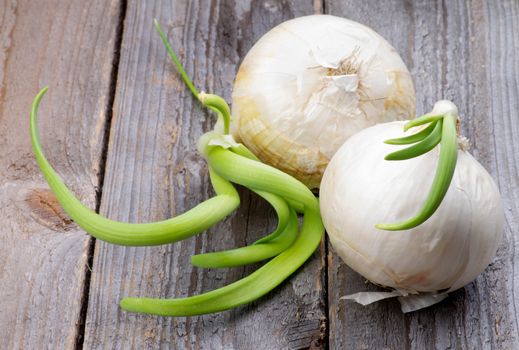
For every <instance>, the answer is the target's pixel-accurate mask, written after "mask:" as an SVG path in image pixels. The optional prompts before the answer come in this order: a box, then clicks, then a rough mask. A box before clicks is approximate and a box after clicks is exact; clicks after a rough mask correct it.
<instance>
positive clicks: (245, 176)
mask: <svg viewBox="0 0 519 350" xmlns="http://www.w3.org/2000/svg"><path fill="white" fill-rule="evenodd" d="M207 161H208V163H209V164H210V165H211V167H213V169H214V170H215V171H216V172H217V173H218V174H219V175H220V176H222V177H224V178H225V179H227V180H229V181H231V182H234V183H237V184H239V185H242V186H245V187H248V188H251V189H254V190H260V191H266V192H270V193H274V194H277V195H278V196H281V197H283V198H284V199H285V200H287V201H293V202H296V203H300V204H302V205H303V206H304V208H305V209H307V208H306V206H308V205H312V208H309V209H312V210H314V211H317V212H319V205H318V204H317V201H315V199H316V198H315V196H314V194H313V193H312V191H310V190H309V189H308V187H306V186H305V185H303V184H302V183H301V182H299V181H298V180H296V179H294V178H293V177H292V176H290V175H288V174H286V173H284V172H282V171H281V170H278V169H276V168H273V167H271V166H269V165H266V164H263V163H261V162H257V161H254V160H252V159H248V158H245V157H242V156H240V155H238V154H236V153H234V152H232V151H230V150H226V149H224V148H222V147H212V148H210V149H209V151H208V156H207Z"/></svg>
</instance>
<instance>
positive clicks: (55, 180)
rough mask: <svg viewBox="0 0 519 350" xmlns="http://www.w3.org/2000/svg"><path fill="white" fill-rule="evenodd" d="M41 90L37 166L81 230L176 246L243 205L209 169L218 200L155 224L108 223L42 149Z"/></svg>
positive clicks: (126, 241) (34, 130) (110, 238)
mask: <svg viewBox="0 0 519 350" xmlns="http://www.w3.org/2000/svg"><path fill="white" fill-rule="evenodd" d="M46 91H47V88H44V89H42V90H41V91H40V92H39V93H38V95H37V96H36V98H35V99H34V102H33V105H32V109H31V122H30V124H31V125H30V127H31V140H32V147H33V151H34V154H35V157H36V161H37V163H38V166H39V167H40V169H41V172H42V173H43V176H44V177H45V179H46V180H47V182H48V183H49V186H50V188H51V189H52V191H53V192H54V194H55V195H56V198H57V199H58V201H59V203H60V204H61V206H62V207H63V209H64V210H65V212H66V213H67V214H68V215H69V216H70V217H71V218H72V220H74V221H75V222H76V223H77V224H78V225H79V226H80V227H81V228H83V229H84V230H85V231H87V232H88V233H90V234H91V235H92V236H94V237H96V238H99V239H101V240H103V241H107V242H110V243H115V244H120V245H131V246H144V245H158V244H164V243H171V242H176V241H179V240H182V239H185V238H187V237H190V236H192V235H195V234H197V233H200V232H202V231H205V230H207V229H208V228H210V227H211V226H213V225H214V224H215V223H217V222H219V221H221V220H223V219H224V218H225V217H226V216H228V215H229V214H230V213H231V212H232V211H234V210H235V209H236V208H237V207H238V206H239V204H240V198H239V196H238V192H237V191H236V189H235V188H234V186H233V185H232V184H231V183H230V182H229V181H227V180H225V179H224V178H222V177H221V176H219V175H218V174H217V173H216V172H214V171H212V170H211V169H210V177H211V183H212V185H213V188H214V190H215V192H216V194H217V195H216V196H215V197H213V198H210V199H208V200H206V201H205V202H203V203H200V204H198V205H197V206H195V207H194V208H192V209H191V210H189V211H187V212H186V213H184V214H181V215H179V216H177V217H175V218H172V219H168V220H163V221H158V222H154V223H143V224H132V223H125V222H119V221H114V220H110V219H107V218H105V217H103V216H101V215H99V214H97V213H96V212H94V211H93V210H91V209H89V208H87V207H86V206H84V205H83V204H81V202H80V201H79V200H78V199H77V198H76V196H74V194H73V193H72V192H71V191H70V190H69V189H68V188H67V186H66V185H65V184H64V183H63V181H62V180H61V178H60V176H59V175H58V174H57V173H56V172H55V171H54V169H53V168H52V166H51V165H50V163H49V162H48V160H47V159H46V158H45V155H44V154H43V151H42V149H41V143H40V138H39V134H38V127H37V112H38V106H39V104H40V101H41V98H42V97H43V95H44V94H45V92H46Z"/></svg>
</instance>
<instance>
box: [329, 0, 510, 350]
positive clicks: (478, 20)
mask: <svg viewBox="0 0 519 350" xmlns="http://www.w3.org/2000/svg"><path fill="white" fill-rule="evenodd" d="M325 10H326V12H327V13H330V14H334V15H340V16H345V17H348V18H350V19H353V20H356V21H359V22H361V23H364V24H367V25H368V26H371V27H372V28H373V29H375V30H376V31H378V32H379V33H380V34H382V35H383V36H384V37H385V38H386V39H388V40H389V41H390V42H391V43H393V45H394V46H395V48H396V49H397V51H398V52H399V53H400V54H401V56H402V58H403V59H404V61H405V63H406V64H407V65H408V67H409V69H410V70H411V73H412V74H413V77H414V81H415V85H416V92H417V99H416V100H417V111H418V113H419V114H420V113H425V112H427V111H429V110H430V108H431V106H432V104H433V103H434V102H435V101H436V100H438V99H442V98H447V99H451V100H452V101H454V102H455V103H456V105H457V106H458V108H459V110H460V114H461V116H462V123H463V124H462V129H463V134H464V135H465V136H467V137H468V138H469V139H470V141H471V142H470V143H471V147H472V150H471V153H472V154H473V155H474V156H475V157H476V158H477V159H478V160H479V161H480V162H481V163H482V164H483V165H484V166H485V168H486V169H487V170H488V171H489V172H490V173H491V174H492V176H493V177H494V179H495V180H496V182H497V183H498V185H499V188H500V190H501V194H502V196H503V200H504V205H505V211H506V231H505V237H504V240H503V243H502V244H501V246H500V248H499V250H498V254H497V257H496V258H495V259H494V261H493V263H492V264H491V265H490V266H489V267H488V268H487V269H486V270H485V272H484V273H483V274H482V275H480V276H479V277H478V279H477V280H476V281H475V282H473V283H471V284H469V285H468V286H466V287H465V288H463V289H461V290H459V291H457V292H454V293H452V294H451V296H450V297H449V298H448V299H446V300H445V301H443V302H442V303H441V304H439V305H437V306H434V307H431V308H428V309H425V310H422V311H418V312H415V313H412V314H408V315H403V314H401V313H400V312H399V305H398V304H397V302H396V301H384V302H380V303H378V304H376V305H372V306H367V307H361V306H358V305H355V304H353V303H347V302H345V301H339V300H338V298H339V297H340V296H342V295H346V294H350V293H354V292H358V291H364V290H371V289H374V287H372V286H368V285H366V283H365V281H364V279H363V278H362V277H360V276H359V275H357V274H356V273H354V272H353V271H351V270H350V269H349V268H347V267H346V266H345V265H344V264H342V263H341V261H340V260H339V259H338V258H337V256H336V255H334V254H333V249H330V254H329V260H330V261H331V263H330V265H329V269H328V276H329V279H328V293H329V307H330V308H329V314H330V322H329V323H330V339H329V345H330V348H332V349H519V339H518V326H517V318H518V316H519V314H518V312H517V310H516V306H515V304H516V303H517V302H518V299H517V295H515V288H517V274H516V272H515V271H516V270H517V269H516V267H518V264H519V259H518V257H517V256H516V255H515V247H516V246H517V243H518V238H517V234H518V232H519V207H518V203H519V168H518V164H519V143H518V141H517V137H518V135H519V108H518V106H519V101H518V97H519V84H518V83H519V2H517V1H477V0H476V1H462V0H454V1H446V0H445V1H426V0H421V1H400V0H391V1H384V2H381V1H375V0H366V1H353V0H349V1H326V8H325Z"/></svg>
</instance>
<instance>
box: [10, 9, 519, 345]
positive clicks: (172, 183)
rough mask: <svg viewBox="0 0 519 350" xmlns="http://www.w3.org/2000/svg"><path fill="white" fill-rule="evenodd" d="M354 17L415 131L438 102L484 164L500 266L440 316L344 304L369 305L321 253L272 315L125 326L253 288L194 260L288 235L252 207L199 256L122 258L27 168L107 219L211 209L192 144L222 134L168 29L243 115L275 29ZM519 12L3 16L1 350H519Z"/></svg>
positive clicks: (203, 244) (199, 242) (199, 79)
mask: <svg viewBox="0 0 519 350" xmlns="http://www.w3.org/2000/svg"><path fill="white" fill-rule="evenodd" d="M323 12H324V13H328V14H334V15H338V16H344V17H346V18H350V19H353V20H356V21H359V22H361V23H364V24H366V25H368V26H371V27H372V28H374V29H375V30H376V31H378V32H379V33H380V34H382V35H383V36H384V37H385V38H386V39H388V40H389V41H390V42H391V43H392V44H393V45H394V46H395V48H396V49H397V51H398V52H399V53H400V54H401V56H402V58H403V59H404V61H405V62H406V64H407V65H408V67H409V69H410V71H411V72H412V74H413V76H414V80H415V84H416V90H417V112H418V113H424V112H426V111H428V110H429V109H430V108H431V106H432V105H433V103H434V102H435V101H436V100H438V99H441V98H448V99H451V100H453V101H454V102H455V103H456V104H457V105H458V107H459V109H460V112H461V115H462V117H463V133H464V134H465V135H466V136H467V137H469V138H470V141H471V146H472V153H473V154H474V156H475V157H476V158H477V159H478V160H479V161H480V162H481V163H482V164H483V165H484V166H485V167H486V168H487V169H488V170H489V172H490V173H491V174H492V175H493V177H494V178H495V179H496V181H497V182H498V184H499V188H500V190H501V193H502V195H503V199H504V205H505V211H506V232H505V235H504V241H503V243H502V244H501V246H500V248H499V251H498V254H497V256H496V258H495V259H494V261H493V263H492V264H491V265H490V266H489V267H488V268H487V269H486V271H485V272H484V273H483V274H482V275H481V276H479V277H478V279H477V280H476V281H475V282H473V283H471V284H469V285H468V286H466V287H465V288H464V289H462V290H459V291H457V292H455V293H452V295H451V296H450V297H449V298H448V299H447V300H445V301H444V302H442V303H441V304H439V305H436V306H434V307H431V308H429V309H426V310H422V311H418V312H415V313H412V314H407V315H403V314H402V313H401V312H400V310H399V306H398V304H397V303H396V301H392V300H389V301H383V302H380V303H378V304H375V305H371V306H368V307H361V306H358V305H355V304H351V303H347V302H344V301H339V297H340V296H342V295H345V294H349V293H353V292H357V291H365V290H372V289H375V288H374V287H373V286H371V285H368V284H366V283H365V281H364V279H363V278H362V277H360V276H359V275H357V274H356V273H354V272H353V271H351V270H350V269H349V268H348V267H346V266H345V265H344V264H342V263H341V261H340V260H339V259H338V258H337V256H336V255H335V254H334V252H333V249H332V248H331V247H329V246H328V244H326V242H323V244H322V246H321V248H320V249H319V250H318V251H317V252H316V253H315V254H314V256H313V258H312V259H311V260H310V261H309V262H307V263H306V264H305V265H304V268H302V269H301V270H299V271H298V273H296V274H295V275H294V276H292V277H291V278H290V279H289V280H288V281H287V282H286V283H284V284H283V285H282V286H281V287H279V288H277V289H276V290H275V291H273V292H272V293H270V294H268V295H267V296H266V297H264V298H262V299H261V300H259V301H257V302H255V303H253V304H251V305H247V306H244V307H240V308H237V309H234V310H231V311H228V312H223V313H219V314H215V315H206V316H201V317H190V318H162V317H155V316H146V315H136V314H130V313H126V312H123V311H121V310H120V309H119V308H118V301H119V299H120V298H121V297H123V296H156V297H173V296H176V297H180V296H187V295H193V294H196V293H200V292H203V291H208V290H211V289H214V288H216V287H219V286H222V285H224V284H227V283H229V282H231V281H233V280H236V279H238V278H240V277H242V276H245V275H246V274H248V273H250V272H251V271H253V270H254V268H256V266H253V267H247V268H235V269H229V270H203V269H198V268H194V267H192V266H191V265H190V264H189V256H190V255H192V254H194V253H199V252H204V251H213V250H220V249H224V248H229V247H234V246H241V245H244V244H247V243H250V242H252V241H254V240H255V239H256V238H257V237H259V236H261V235H263V234H264V233H265V232H267V231H269V230H270V229H272V228H273V227H274V226H275V225H276V222H275V216H274V213H273V212H272V210H270V209H269V207H268V205H266V204H265V203H264V202H263V201H262V200H260V199H259V198H258V197H256V196H254V195H251V194H250V193H249V192H247V191H244V190H242V191H241V192H240V194H241V196H242V205H241V207H240V209H239V210H238V211H237V212H236V213H235V214H234V215H233V216H232V217H230V218H228V219H227V220H225V221H224V222H222V223H221V224H219V225H217V226H216V227H214V228H212V229H211V230H209V231H208V232H207V233H204V234H201V235H199V236H197V237H194V238H192V239H188V240H186V241H183V242H180V243H177V244H173V245H167V246H162V247H153V248H124V247H117V246H112V245H109V244H105V243H103V242H100V241H95V240H93V239H92V238H91V237H89V236H88V235H86V234H85V233H84V232H83V231H82V230H80V229H79V228H78V227H77V226H75V225H74V224H73V223H71V222H70V221H69V220H68V219H67V217H66V216H65V215H63V213H62V212H61V211H60V209H59V206H58V205H57V204H56V201H55V199H54V198H53V196H52V195H51V194H50V193H49V191H48V189H47V185H46V183H45V182H44V180H43V179H42V177H41V175H40V173H39V171H38V169H37V167H36V165H35V161H34V159H33V157H32V152H31V149H30V141H29V137H28V123H29V108H30V103H31V100H32V98H33V97H34V95H35V94H36V93H37V91H38V90H39V89H40V88H41V87H43V86H46V85H48V86H49V92H48V94H47V96H46V97H45V99H44V101H43V103H42V108H41V112H40V116H41V117H40V125H41V132H42V141H43V144H44V149H45V151H46V153H47V154H48V156H49V158H50V160H51V162H52V164H54V165H55V167H56V169H57V170H58V171H59V173H60V174H61V175H62V176H63V178H64V179H65V181H66V183H67V184H68V185H69V186H70V187H71V188H72V189H73V190H74V192H75V193H76V194H78V196H79V197H80V198H81V200H82V201H83V202H84V203H86V204H87V205H89V206H90V207H92V208H95V209H96V210H98V211H99V212H101V213H102V214H104V215H107V216H109V217H111V218H114V219H118V220H124V221H130V222H144V221H150V220H158V219H162V218H167V217H171V216H173V215H176V214H178V213H181V212H183V211H185V210H186V209H188V208H190V207H192V206H193V205H195V204H196V203H198V202H200V201H202V200H204V199H205V198H208V197H209V196H211V190H210V187H209V182H208V176H207V168H206V165H205V162H204V161H203V159H202V158H201V157H200V155H199V154H198V153H197V151H196V140H197V138H198V137H199V136H200V135H201V134H202V133H203V132H205V131H207V130H209V129H210V128H211V126H212V125H213V122H214V116H213V115H210V114H209V113H207V112H206V111H204V110H203V109H202V108H201V107H200V106H199V105H198V104H197V103H196V102H195V101H194V100H193V98H192V97H191V95H190V94H189V92H188V91H187V90H186V88H185V87H184V85H183V84H182V82H181V81H180V79H179V77H178V75H177V74H176V72H175V71H174V68H173V66H172V64H171V63H170V61H169V59H168V57H167V56H166V51H165V50H164V48H163V46H162V43H161V42H160V40H159V37H158V35H157V34H156V33H155V31H154V28H153V24H152V19H153V18H154V17H157V18H158V19H159V21H160V22H161V23H162V25H163V27H164V28H165V29H166V30H167V34H168V36H169V37H170V38H171V40H172V41H173V46H174V47H175V48H176V49H177V51H178V52H179V53H180V56H181V59H182V61H183V62H184V63H185V66H186V69H187V72H188V73H189V74H190V75H191V76H192V77H193V78H194V81H195V83H196V85H197V86H198V87H199V88H200V89H201V90H206V91H210V92H215V93H218V94H223V96H224V97H225V98H226V99H227V100H229V101H230V92H231V89H232V83H233V79H234V76H235V73H236V71H237V68H238V65H239V63H240V61H241V59H243V57H244V55H245V54H246V53H247V51H248V49H249V48H250V47H251V46H252V45H253V43H254V42H255V41H256V40H257V39H258V38H259V37H260V36H261V35H262V34H264V33H265V32H266V31H268V30H269V29H270V28H272V27H273V26H274V25H276V24H278V23H280V22H282V21H284V20H286V19H290V18H293V17H297V16H302V15H306V14H312V13H323ZM518 97H519V2H517V1H512V0H499V1H498V0H496V1H483V0H474V1H465V0H443V1H427V0H419V1H411V0H407V1H405V0H390V1H376V0H360V1H359V0H346V1H339V0H314V1H313V0H300V1H298V0H293V1H284V0H281V1H272V0H270V1H269V0H264V1H251V0H244V1H242V0H235V1H232V0H229V1H223V0H222V1H217V0H199V1H194V0H193V1H181V0H177V1H172V0H168V1H166V0H164V1H137V0H132V1H128V2H127V1H124V0H110V1H105V0H96V1H80V0H75V1H58V0H45V1H29V0H24V1H17V0H0V150H1V152H0V223H1V226H0V339H2V343H1V345H0V347H1V348H5V349H36V348H38V349H42V348H48V349H72V348H78V349H79V348H85V349H105V348H106V349H130V348H135V349H156V348H161V349H167V348H176V349H301V348H308V347H310V348H330V349H519V326H518V321H517V319H518V317H519V311H518V310H517V309H516V303H518V302H519V295H517V294H516V288H518V286H519V275H518V273H517V272H516V271H517V270H519V255H517V254H515V253H516V251H515V249H516V247H517V246H518V245H519V238H518V236H517V234H518V232H519V204H518V203H519V167H518V164H519V141H518V137H519V113H518V112H519V99H518Z"/></svg>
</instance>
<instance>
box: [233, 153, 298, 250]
mask: <svg viewBox="0 0 519 350" xmlns="http://www.w3.org/2000/svg"><path fill="white" fill-rule="evenodd" d="M230 150H231V151H233V152H234V153H236V154H238V155H240V156H242V157H245V158H249V159H252V160H255V161H258V162H261V161H260V160H259V158H258V157H256V155H255V154H254V153H252V152H251V151H250V150H249V149H248V148H247V147H245V145H243V144H242V143H239V144H237V145H236V146H232V147H230ZM285 200H286V201H287V202H288V204H289V205H290V206H291V207H292V208H294V209H295V211H296V212H297V213H300V214H302V213H303V211H304V207H303V205H301V203H300V202H296V201H293V200H291V199H288V198H285ZM256 243H257V242H256Z"/></svg>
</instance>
